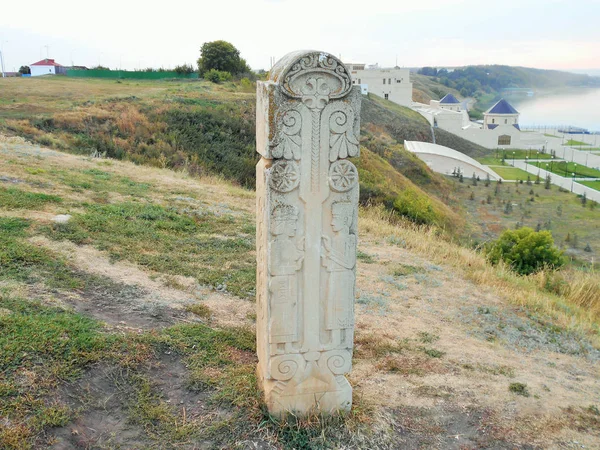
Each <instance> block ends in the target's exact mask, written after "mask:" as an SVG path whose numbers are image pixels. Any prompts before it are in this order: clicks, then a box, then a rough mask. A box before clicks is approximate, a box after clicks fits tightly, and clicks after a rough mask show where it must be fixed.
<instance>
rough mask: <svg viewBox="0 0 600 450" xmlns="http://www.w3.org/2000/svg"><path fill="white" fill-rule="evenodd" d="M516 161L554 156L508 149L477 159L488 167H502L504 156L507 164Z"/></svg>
mask: <svg viewBox="0 0 600 450" xmlns="http://www.w3.org/2000/svg"><path fill="white" fill-rule="evenodd" d="M513 152H514V159H527V158H529V159H530V160H532V161H536V160H537V159H551V158H552V156H551V155H549V154H547V153H541V152H537V151H535V150H518V149H507V150H495V151H493V152H491V153H489V154H487V155H485V156H482V157H479V158H475V159H476V160H477V161H478V162H480V163H481V164H485V165H488V166H494V165H502V156H504V158H505V164H510V163H511V162H512V160H513Z"/></svg>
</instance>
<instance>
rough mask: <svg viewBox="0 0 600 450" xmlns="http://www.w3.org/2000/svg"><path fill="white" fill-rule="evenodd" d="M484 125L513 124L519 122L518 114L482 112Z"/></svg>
mask: <svg viewBox="0 0 600 450" xmlns="http://www.w3.org/2000/svg"><path fill="white" fill-rule="evenodd" d="M505 121H506V123H505ZM483 123H484V125H489V124H498V125H513V124H518V123H519V115H518V114H484V116H483Z"/></svg>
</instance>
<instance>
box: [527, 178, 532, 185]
mask: <svg viewBox="0 0 600 450" xmlns="http://www.w3.org/2000/svg"><path fill="white" fill-rule="evenodd" d="M527 186H531V175H527Z"/></svg>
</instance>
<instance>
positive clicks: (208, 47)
mask: <svg viewBox="0 0 600 450" xmlns="http://www.w3.org/2000/svg"><path fill="white" fill-rule="evenodd" d="M211 69H214V70H218V71H222V72H229V73H230V74H231V75H238V74H241V73H246V72H250V68H249V67H248V64H247V63H246V61H245V60H244V59H243V58H240V51H239V50H238V49H237V48H235V47H234V46H233V44H231V43H229V42H227V41H213V42H205V43H204V44H202V47H201V48H200V58H199V59H198V70H199V72H200V74H201V75H202V76H204V73H205V72H208V71H209V70H211Z"/></svg>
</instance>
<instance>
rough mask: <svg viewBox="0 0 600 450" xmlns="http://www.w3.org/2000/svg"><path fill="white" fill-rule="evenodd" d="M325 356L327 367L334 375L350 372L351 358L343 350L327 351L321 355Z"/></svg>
mask: <svg viewBox="0 0 600 450" xmlns="http://www.w3.org/2000/svg"><path fill="white" fill-rule="evenodd" d="M323 356H324V357H325V358H327V368H328V369H329V370H331V373H333V374H334V375H343V374H345V373H346V372H350V369H351V368H352V358H351V357H350V354H349V353H348V352H345V351H335V352H328V353H325V354H324V355H323Z"/></svg>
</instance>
